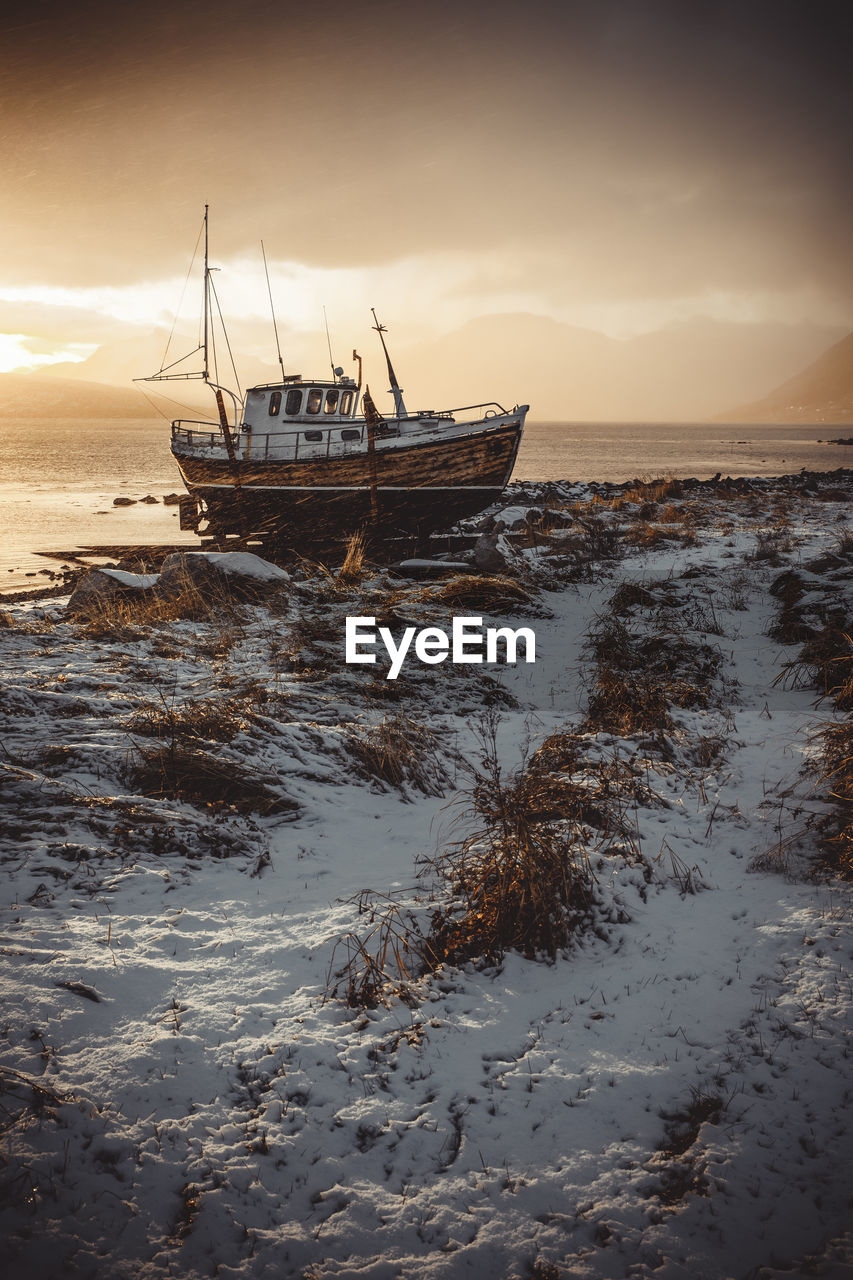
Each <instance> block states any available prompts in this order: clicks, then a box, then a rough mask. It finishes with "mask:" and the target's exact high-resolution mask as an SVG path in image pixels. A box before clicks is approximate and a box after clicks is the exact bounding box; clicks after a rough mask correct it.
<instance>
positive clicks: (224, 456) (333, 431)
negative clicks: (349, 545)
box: [143, 207, 529, 549]
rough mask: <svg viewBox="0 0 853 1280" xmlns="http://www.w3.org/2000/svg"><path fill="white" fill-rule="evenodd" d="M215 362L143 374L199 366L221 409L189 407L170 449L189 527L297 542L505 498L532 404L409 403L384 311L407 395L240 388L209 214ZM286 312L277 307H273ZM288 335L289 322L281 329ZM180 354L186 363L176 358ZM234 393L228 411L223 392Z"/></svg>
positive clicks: (345, 388)
mask: <svg viewBox="0 0 853 1280" xmlns="http://www.w3.org/2000/svg"><path fill="white" fill-rule="evenodd" d="M203 229H204V339H203V344H202V346H201V347H200V348H199V350H200V351H201V353H202V356H203V367H202V369H201V370H200V371H197V372H196V373H193V374H187V373H181V372H177V373H176V372H174V366H167V367H165V368H164V367H161V369H160V370H159V371H158V373H156V374H154V375H152V376H151V377H150V378H148V379H143V380H144V381H164V380H168V379H171V378H176V377H179V378H187V377H200V378H201V379H202V380H203V381H204V382H206V383H207V384H208V385H209V386H210V387H211V389H212V391H213V392H214V395H215V397H216V401H217V406H218V420H217V421H215V422H211V421H198V420H187V419H178V420H176V421H174V422H173V423H172V439H171V448H172V453H173V455H174V457H175V460H176V462H177V464H178V467H179V468H180V472H181V475H182V477H183V480H184V483H185V485H186V487H187V491H188V492H187V496H186V497H184V498H182V500H181V508H180V510H181V527H182V528H192V529H195V530H196V532H197V533H199V534H200V535H201V536H205V535H210V536H213V537H215V538H222V537H226V536H228V535H237V536H239V537H241V538H243V539H252V540H260V541H262V542H265V543H272V544H280V545H283V546H288V545H289V546H291V547H294V548H297V549H299V548H302V547H310V546H315V545H318V544H328V543H330V542H334V541H336V540H338V539H340V538H343V537H347V536H350V535H351V534H353V533H355V532H357V531H358V530H359V529H364V530H366V531H367V532H368V533H369V534H370V535H371V536H372V537H376V538H378V539H381V538H388V537H395V536H398V535H400V534H406V535H412V534H414V535H415V536H416V537H424V536H426V535H428V534H430V533H432V532H434V531H436V530H438V529H441V528H446V527H449V526H450V525H452V524H453V523H455V521H457V520H458V519H460V518H461V517H462V516H467V515H471V514H473V513H474V512H477V511H480V510H482V509H483V508H484V507H487V506H489V505H490V503H492V502H494V501H495V500H496V499H497V498H498V497H499V496H500V494H501V492H502V490H503V489H504V487H505V486H506V484H507V482H508V481H509V478H510V475H511V473H512V468H513V464H514V462H515V458H516V454H517V453H518V447H519V444H520V442H521V434H522V431H523V429H524V420H525V416H526V414H527V412H528V407H529V406H528V405H516V406H515V407H514V408H513V409H510V410H507V409H505V408H504V407H503V406H501V405H500V404H497V403H495V402H491V403H483V404H476V405H468V406H465V407H464V408H460V409H450V410H443V411H441V412H433V411H432V410H431V409H430V410H419V411H418V412H416V413H409V412H408V411H407V410H406V407H405V404H404V401H403V392H402V389H401V388H400V385H399V383H398V381H397V377H396V374H395V372H394V369H393V366H392V364H391V359H390V356H389V354H388V348H387V345H386V343H385V337H384V334H385V329H384V327H383V326H382V325H381V324H379V321H378V320H377V319H376V313H375V311H374V313H373V318H374V322H375V324H374V328H375V329H376V331H377V332H378V334H379V338H380V341H381V343H382V349H383V352H384V355H385V361H386V365H387V370H388V377H389V381H390V390H391V394H392V396H393V400H394V413H393V415H388V416H383V415H382V414H380V413H379V412H378V410H377V409H376V406H375V404H374V402H373V400H372V398H371V396H370V390H369V388H368V387H365V389H364V394H363V395H362V361H361V357H360V356H359V355H358V353H357V352H356V351H353V360H354V361H355V362H357V365H358V373H357V377H351V376H347V375H345V374H344V372H343V369H341V368H339V367H334V368H333V370H332V377H331V379H329V378H303V377H302V376H301V374H285V373H284V365H283V362H282V360H281V352H280V349H279V363H280V365H281V370H282V372H281V378H280V379H279V380H278V381H275V382H270V383H264V384H262V385H259V386H255V387H251V388H250V389H249V390H248V391H247V392H246V394H245V396H244V397H243V398H242V399H241V398H240V397H238V396H237V395H235V394H234V393H233V392H232V391H229V390H228V389H227V388H226V387H224V386H221V385H219V384H218V383H216V382H215V381H213V379H212V378H211V376H210V371H209V365H208V354H209V345H210V340H211V335H210V330H211V325H210V316H211V302H210V289H211V284H210V270H211V268H210V267H209V265H208V243H207V207H205V214H204V224H203ZM273 321H275V315H274V313H273ZM276 344H277V345H278V335H277V331H276ZM177 363H180V362H177ZM225 395H228V396H230V398H231V400H232V404H233V411H232V412H233V421H229V416H228V412H227V411H226V407H225V399H224V396H225Z"/></svg>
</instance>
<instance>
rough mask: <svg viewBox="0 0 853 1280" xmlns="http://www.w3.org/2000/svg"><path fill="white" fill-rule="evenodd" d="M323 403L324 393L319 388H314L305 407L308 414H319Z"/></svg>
mask: <svg viewBox="0 0 853 1280" xmlns="http://www.w3.org/2000/svg"><path fill="white" fill-rule="evenodd" d="M322 403H323V392H322V391H321V390H320V389H319V387H312V388H311V390H310V391H309V392H308V403H307V404H306V406H305V410H306V412H307V413H319V412H320V405H321V404H322Z"/></svg>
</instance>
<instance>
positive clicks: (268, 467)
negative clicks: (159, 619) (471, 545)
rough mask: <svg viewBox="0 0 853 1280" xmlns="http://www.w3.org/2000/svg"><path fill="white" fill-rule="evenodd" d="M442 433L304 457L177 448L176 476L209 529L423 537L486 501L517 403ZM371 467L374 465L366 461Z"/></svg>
mask: <svg viewBox="0 0 853 1280" xmlns="http://www.w3.org/2000/svg"><path fill="white" fill-rule="evenodd" d="M508 418H509V420H503V421H501V422H500V424H498V425H487V426H484V427H483V428H482V429H473V430H471V431H469V432H467V433H464V434H458V435H454V436H451V437H449V438H444V439H441V438H439V439H436V438H431V439H428V440H423V441H418V440H413V441H412V442H411V443H409V442H408V441H407V442H405V443H402V442H398V443H396V444H395V445H393V446H390V447H389V446H387V445H386V446H384V447H383V445H382V444H378V445H377V448H376V450H375V453H374V455H373V461H371V457H370V454H369V453H368V452H367V451H364V450H359V451H358V452H355V451H354V452H352V453H350V454H346V455H343V456H338V457H330V458H324V459H319V460H306V461H282V460H275V459H269V460H264V459H258V460H255V459H253V458H252V457H251V454H250V456H249V457H248V458H247V457H240V458H236V459H235V460H233V461H229V460H228V459H227V458H223V457H221V456H220V457H212V456H207V457H206V456H203V454H202V453H201V452H200V451H194V452H189V451H181V450H180V449H179V448H178V447H176V446H175V445H174V444H173V453H174V454H175V458H176V460H177V462H178V465H179V467H180V470H181V474H182V476H183V479H184V483H185V484H186V486H187V489H188V491H189V493H190V494H191V495H192V497H193V498H195V499H196V501H197V502H198V503H199V504H201V506H202V513H203V519H204V520H205V521H206V527H205V528H204V529H203V530H201V531H202V532H204V533H206V534H211V535H213V536H218V535H227V534H240V535H242V536H245V537H253V538H260V539H262V540H265V541H275V542H284V543H291V544H293V545H300V546H301V545H313V544H320V543H327V542H330V541H334V540H335V539H337V538H341V537H345V536H348V535H350V534H352V533H354V532H356V531H357V530H359V529H364V528H371V529H372V531H373V532H375V533H376V534H377V535H379V536H388V537H394V536H398V535H401V534H405V535H415V536H420V537H424V536H427V535H428V534H430V533H432V532H434V531H436V530H438V529H441V528H446V527H448V526H450V525H452V524H454V523H455V522H456V521H457V520H459V519H461V518H462V517H463V516H467V515H472V514H474V513H476V512H477V511H481V510H482V509H483V508H484V507H487V506H489V505H490V504H491V503H492V502H494V501H495V500H496V499H497V498H498V497H499V496H500V494H501V492H502V490H503V489H504V487H505V486H506V484H507V483H508V481H509V478H510V475H511V473H512V468H513V464H514V462H515V458H516V454H517V452H518V446H519V443H520V441H521V433H522V430H523V426H524V413H523V412H521V411H519V412H518V414H516V415H508ZM374 468H375V471H374Z"/></svg>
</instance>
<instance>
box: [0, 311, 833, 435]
mask: <svg viewBox="0 0 853 1280" xmlns="http://www.w3.org/2000/svg"><path fill="white" fill-rule="evenodd" d="M840 336H841V335H840V333H839V331H838V330H837V329H827V328H821V327H818V326H816V325H783V324H777V325H759V324H723V323H719V322H716V321H711V320H701V319H694V320H690V321H686V322H685V323H683V324H679V325H673V326H671V327H669V328H667V329H659V330H656V331H655V332H652V333H646V334H642V335H640V336H638V337H635V338H627V339H624V340H619V339H615V338H609V337H607V336H606V335H605V334H603V333H598V332H596V331H594V330H591V329H582V328H577V327H573V326H572V325H567V324H561V323H560V322H558V321H556V320H552V319H550V318H549V317H546V316H540V315H532V314H527V313H512V314H506V315H491V316H480V317H478V318H477V319H475V320H471V321H469V322H468V323H467V324H465V325H462V326H461V327H460V328H459V329H456V330H454V331H453V332H452V333H448V334H444V335H443V336H442V337H439V338H434V339H432V340H431V341H426V342H424V341H421V342H417V343H414V342H413V343H410V344H408V345H407V344H406V343H405V342H404V341H403V333H402V331H398V330H396V329H395V330H394V332H393V333H392V335H391V354H392V358H393V361H394V367H395V369H396V371H397V374H398V376H399V378H400V381H401V383H402V385H403V387H404V389H405V398H406V404H407V406H408V407H409V408H410V409H413V410H414V409H444V408H450V407H454V406H462V405H469V404H473V403H475V402H478V401H486V400H496V401H498V402H500V403H501V404H504V405H507V406H511V405H513V404H515V403H516V402H522V403H528V404H530V405H531V408H532V415H533V417H534V418H537V419H539V420H540V421H543V420H549V419H550V420H552V421H564V422H565V421H575V422H579V421H580V422H582V421H587V422H607V421H610V422H679V421H680V422H698V421H710V420H712V419H714V418H715V417H718V416H720V415H723V414H724V415H725V417H723V418H722V420H724V421H726V420H728V421H737V420H740V421H749V420H752V421H755V420H759V419H762V418H764V419H768V420H771V419H774V418H776V419H778V420H781V421H785V420H787V421H798V420H799V421H806V420H810V421H820V422H823V421H837V422H844V421H850V417H849V414H850V413H851V409H850V405H851V391H850V388H851V385H853V379H852V378H851V373H850V350H851V348H850V346H846V347H845V344H846V343H850V342H851V340H853V335H851V338H847V339H844V341H843V342H841V343H839V344H838V346H837V347H833V348H832V351H827V350H826V348H827V347H828V346H829V344H830V343H832V342H835V341H836V340H837V339H838V338H839V337H840ZM155 337H156V344H155V340H154V339H155ZM155 345H156V347H157V348H158V353H157V355H156V356H155V355H154V346H155ZM233 346H234V350H235V354H236V355H237V356H238V365H239V368H240V373H241V376H242V381H243V385H244V386H246V385H249V386H251V385H253V384H254V383H256V382H265V381H269V380H270V379H274V378H275V377H276V370H275V368H274V367H272V366H271V365H269V364H264V363H263V362H262V361H261V360H260V359H259V358H258V357H257V355H256V354H255V355H253V346H254V350H255V351H257V349H258V344H257V341H256V336H255V335H254V333H253V332H251V331H246V332H244V333H243V334H241V335H240V338H239V339H237V340H235V342H234V344H233ZM161 347H162V338H161V337H160V336H157V335H153V336H152V337H151V339H148V340H146V339H143V340H141V341H140V340H138V339H134V340H133V341H132V342H131V341H126V342H119V343H112V344H104V346H103V347H102V348H101V349H100V350H99V351H97V352H95V354H94V355H93V356H91V357H90V359H89V360H86V361H85V362H83V363H81V364H79V365H75V366H68V365H62V366H54V367H53V368H51V369H44V370H41V371H39V372H38V373H9V374H0V418H2V417H6V418H8V417H25V418H43V417H50V416H51V415H54V414H55V415H57V416H59V417H64V418H75V417H100V418H147V417H154V416H156V414H157V411H156V410H155V409H154V407H153V406H152V403H151V401H152V400H153V401H154V402H155V403H156V404H157V405H159V406H161V408H162V413H164V414H165V415H166V416H169V417H180V416H183V417H193V418H194V417H209V416H210V415H211V413H213V414H214V415H215V406H214V405H213V403H212V399H211V397H210V393H209V391H208V390H207V389H205V388H204V387H202V386H201V384H199V383H197V382H183V381H181V382H171V383H145V384H143V386H144V393H143V390H142V389H140V390H135V389H134V387H133V386H132V384H131V378H132V377H133V376H134V375H135V374H136V373H138V371H139V370H140V369H143V370H144V369H146V368H151V369H155V368H157V367H158V365H159V362H160V359H161V356H162V350H161V349H160V348H161ZM314 347H315V348H316V350H318V351H321V350H322V347H321V345H320V343H319V341H318V342H317V343H315V344H314ZM149 348H150V350H149ZM844 351H846V352H847V355H846V357H845V356H844V354H843V353H844ZM306 352H307V354H306ZM822 352H823V353H825V354H824V355H821V353H822ZM241 353H242V354H243V355H244V356H245V358H244V359H243V358H241ZM833 353H840V354H837V355H833ZM363 354H364V357H365V359H364V378H365V381H366V382H367V383H369V384H370V388H371V392H372V394H373V397H374V399H375V400H376V403H377V405H378V406H379V407H380V409H389V408H391V401H390V397H389V396H388V395H386V388H387V386H388V381H387V374H386V370H385V361H384V358H383V357H382V353H381V350H380V349H379V348H378V344H375V347H374V348H373V349H370V348H368V349H363ZM288 355H289V358H288V368H289V369H293V368H298V369H302V371H303V372H304V373H305V374H306V376H311V374H312V373H313V374H316V375H318V376H321V377H322V376H325V375H326V367H325V364H324V361H323V360H322V359H319V360H318V359H317V358H315V355H313V354H311V352H310V351H308V347H307V345H306V349H305V350H301V349H300V348H299V346H298V345H297V344H296V343H295V342H293V343H291V344H290V349H289V353H288ZM817 357H820V359H818V360H817V362H816V363H815V364H814V365H811V366H809V368H808V369H807V370H806V373H805V374H802V375H800V379H805V378H808V377H809V376H810V375H811V374H812V373H814V374H815V378H816V382H815V386H814V388H810V389H809V390H808V392H807V391H806V390H801V389H799V386H798V379H792V380H791V381H790V382H788V383H784V384H783V385H782V386H781V387H780V391H779V392H777V393H774V395H773V396H771V397H768V400H767V401H758V400H757V397H759V396H761V395H762V394H763V393H764V392H765V390H766V388H767V387H772V386H774V385H777V384H779V383H782V380H783V379H784V378H786V377H787V376H788V374H789V372H790V370H791V369H796V368H802V367H803V366H804V365H806V364H808V362H809V361H812V360H815V359H816V358H817ZM226 380H227V381H229V380H228V379H226ZM795 384H797V385H796V386H795ZM789 388H790V390H789ZM782 393H784V395H783V394H782ZM780 395H782V402H781V406H780V405H778V404H777V403H776V399H777V397H778V396H780ZM148 397H150V399H149V398H148ZM845 397H846V399H845ZM771 402H772V403H771ZM731 404H747V405H748V408H746V409H739V410H736V411H734V412H731V413H730V412H727V410H728V406H729V405H731ZM844 404H846V405H847V410H846V412H847V414H848V416H847V417H845V416H844V412H843V408H842V407H837V406H843V405H844ZM828 405H835V406H836V407H835V408H834V409H833V410H832V412H830V411H829V410H828V409H827V406H828ZM785 406H787V408H786V407H785ZM791 406H799V409H797V411H796V412H797V414H798V415H799V416H793V417H792V416H790V415H791V412H792V409H791ZM786 413H787V414H788V415H789V416H788V417H787V418H786V417H785V414H786ZM780 414H782V417H781V418H780V417H779V415H780ZM833 415H834V416H833Z"/></svg>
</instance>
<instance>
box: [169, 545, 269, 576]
mask: <svg viewBox="0 0 853 1280" xmlns="http://www.w3.org/2000/svg"><path fill="white" fill-rule="evenodd" d="M186 555H190V556H192V557H193V558H194V559H201V560H207V561H208V562H209V563H210V564H212V565H213V567H214V568H216V569H219V570H220V571H221V572H222V573H233V574H242V575H243V576H244V577H247V578H259V579H261V580H262V581H264V582H275V581H281V582H286V581H287V580H288V579H289V577H290V574H289V573H288V572H287V570H286V569H282V568H280V566H279V565H276V564H270V562H269V561H268V560H262V559H261V557H260V556H256V555H254V554H253V553H252V552H251V551H190V552H176V553H175V558H176V559H177V558H180V557H181V556H186ZM170 560H172V557H167V559H166V560H165V561H164V568H168V567H169V562H170Z"/></svg>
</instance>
